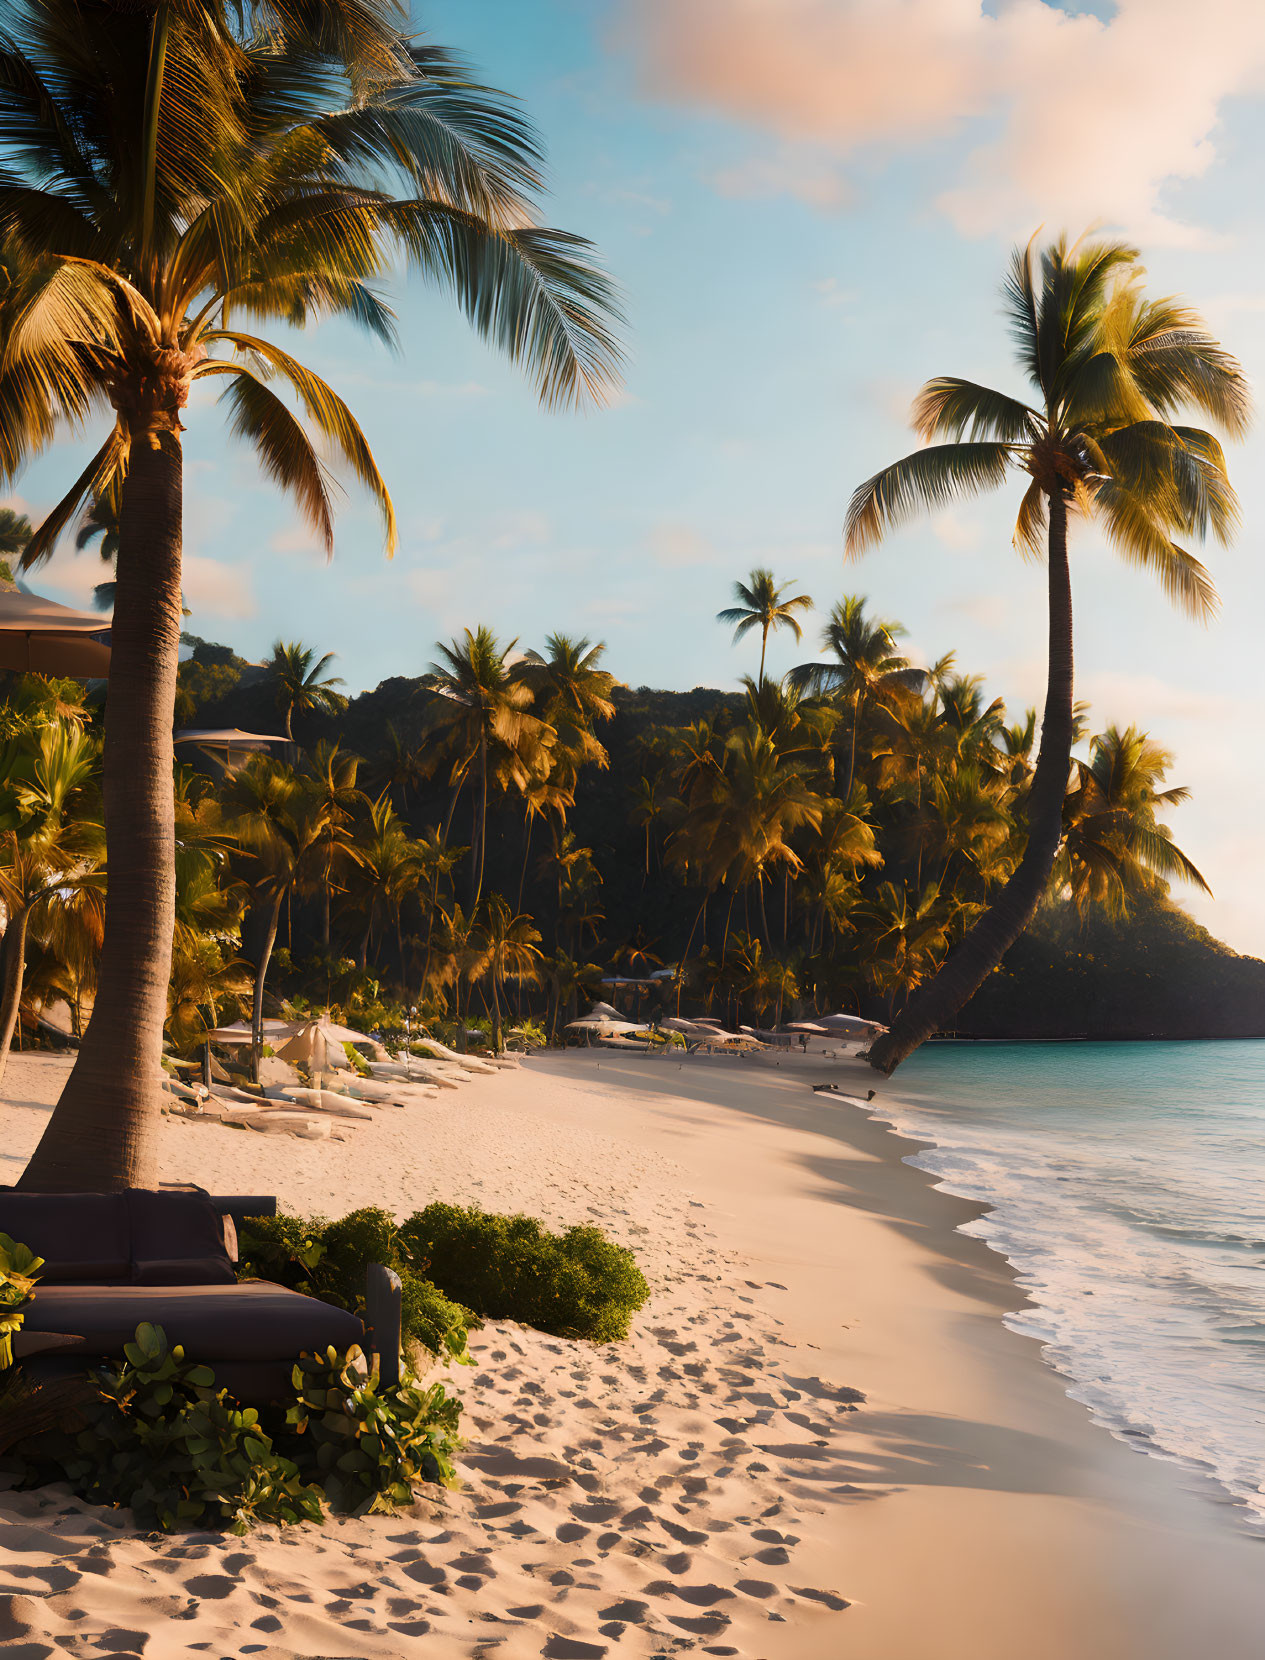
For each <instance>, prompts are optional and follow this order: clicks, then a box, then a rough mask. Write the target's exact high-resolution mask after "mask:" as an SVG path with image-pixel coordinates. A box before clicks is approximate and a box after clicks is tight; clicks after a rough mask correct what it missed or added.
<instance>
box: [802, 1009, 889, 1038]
mask: <svg viewBox="0 0 1265 1660" xmlns="http://www.w3.org/2000/svg"><path fill="white" fill-rule="evenodd" d="M817 1024H818V1026H824V1027H825V1029H826V1031H827V1032H832V1033H849V1032H850V1033H855V1034H856V1035H857V1036H858V1037H862V1036H865V1037H868V1036H870V1035H871V1034H873V1033H875V1032H885V1031H886V1030H887V1027H886V1026H884V1025H883V1023H882V1021H880V1020H862V1018H861V1017H860V1015H856V1014H822V1015H818V1016H817Z"/></svg>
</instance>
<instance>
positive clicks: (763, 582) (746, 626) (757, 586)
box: [716, 566, 813, 680]
mask: <svg viewBox="0 0 1265 1660" xmlns="http://www.w3.org/2000/svg"><path fill="white" fill-rule="evenodd" d="M794 586H795V584H794V582H793V581H791V582H783V583H781V584H780V585H779V584H778V583H776V582H774V580H773V572H772V571H769V570H765V569H764V567H763V566H760V567H757V569H755V570H753V571H752V572H751V575H750V576H749V577H748V578H747V580H746V581H745V582H735V583H734V603H733V605H731V606H730V607H729V608H728V609H727V610H725V611H718V612H717V613H716V621H717V622H722V623H727V624H730V625H732V627H733V631H734V644H735V645H736V644H737V643H738V641H739V640H741V639H742V637H743V635H744V634H748V633H750V631H751V630H752V629H753V628H758V629H759V630H760V673H759V675H758V677H757V678H758V679H760V680H763V679H764V658H765V653H766V652H767V651H768V648H769V635H770V634H771V633H772V632H773V630H774V629H778V628H789V629H790V631H791V633H792V634H794V636H795V638H796V639H797V640H802V639H803V638H804V631H803V629H802V628H801V627H800V626H799V622H798V620H797V618H796V616H795V613H796V612H797V611H811V610H812V608H813V602H812V600H811V599H810V598H809V596H808V595H807V594H792V595H791V596H790V597H789V598H787V599H784V598H783V597H782V596H783V595H784V594H785V593H786V591H787V589H788V588H793V587H794Z"/></svg>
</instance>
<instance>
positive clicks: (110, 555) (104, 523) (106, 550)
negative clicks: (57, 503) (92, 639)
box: [75, 490, 119, 611]
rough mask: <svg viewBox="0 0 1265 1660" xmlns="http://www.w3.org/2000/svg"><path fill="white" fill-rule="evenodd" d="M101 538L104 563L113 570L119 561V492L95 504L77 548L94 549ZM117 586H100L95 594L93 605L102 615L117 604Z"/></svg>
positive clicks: (80, 531) (83, 522)
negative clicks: (115, 598)
mask: <svg viewBox="0 0 1265 1660" xmlns="http://www.w3.org/2000/svg"><path fill="white" fill-rule="evenodd" d="M98 538H100V541H101V547H100V550H99V551H100V554H101V561H102V563H103V564H105V565H109V566H111V567H113V565H114V563H115V561H116V560H117V559H118V557H119V492H118V491H117V490H113V491H109V492H107V493H106V494H105V495H101V496H97V497H96V498H94V500H93V501H91V502H90V503H89V505H88V507H87V508H86V510H85V511H84V514H83V516H82V518H81V519H80V521H79V528H78V530H76V532H75V547H76V548H77V549H78V550H79V552H81V553H82V552H83V550H84V548H88V547H91V546H92V544H93V542H95V541H96V540H97V539H98ZM116 587H117V584H116V583H115V582H113V581H109V582H98V583H97V585H96V587H95V588H93V590H92V603H93V605H95V606H96V608H97V610H98V611H108V610H109V609H110V608H111V606H112V605H113V604H114V591H115V588H116Z"/></svg>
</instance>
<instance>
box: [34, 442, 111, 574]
mask: <svg viewBox="0 0 1265 1660" xmlns="http://www.w3.org/2000/svg"><path fill="white" fill-rule="evenodd" d="M126 457H127V446H126V443H125V440H124V437H123V433H122V432H121V430H120V429H119V427H118V426H116V427H115V428H114V431H113V432H112V433H111V434H110V436H109V437H108V438H107V439H106V441H105V443H104V444H102V446H101V448H100V449H99V450H98V451H97V453H96V454H95V455H94V456H93V458H92V460H91V461H90V462H89V463H88V465H87V466H86V467H85V468H84V470H83V472H82V473H80V475H79V477H78V478H77V479H76V480H75V482H74V483H73V484H72V485H71V487H70V489H69V490H68V491H67V492H66V494H65V495H64V496H63V497H62V499H61V500H60V501H59V502H58V504H57V506H56V507H54V508H53V510H52V512H51V513H49V514H47V515H46V516H45V518H44V522H43V523H42V524H41V525H40V527H39V529H38V530H37V531H36V532H35V534H34V535H33V536H32V537H31V539H30V541H29V542H28V543H27V544H26V547H25V548H24V549H23V552H22V568H23V570H30V569H31V568H32V567H33V566H35V565H39V564H42V563H43V562H44V560H45V559H47V558H48V557H49V555H50V554H51V553H52V552H53V550H54V548H55V547H56V546H57V542H58V539H59V537H60V536H61V534H62V532H63V531H64V530H65V529H66V527H67V525H69V524H70V523H71V521H72V520H73V519H74V517H75V515H76V513H78V511H79V509H80V508H81V507H82V506H83V503H84V501H85V500H92V499H95V498H96V497H97V496H103V495H107V494H109V493H110V492H111V491H112V490H113V489H114V488H115V487H116V484H117V480H118V478H119V475H120V473H121V472H122V471H123V469H124V467H125V465H126Z"/></svg>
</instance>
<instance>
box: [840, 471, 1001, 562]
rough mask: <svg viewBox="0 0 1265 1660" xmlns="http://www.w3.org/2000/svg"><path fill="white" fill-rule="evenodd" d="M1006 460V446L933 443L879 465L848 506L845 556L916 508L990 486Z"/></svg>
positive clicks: (941, 503) (998, 478)
mask: <svg viewBox="0 0 1265 1660" xmlns="http://www.w3.org/2000/svg"><path fill="white" fill-rule="evenodd" d="M1011 461H1012V450H1011V446H1010V445H1008V444H933V445H931V446H930V447H929V448H927V449H925V450H915V451H914V453H913V454H912V455H907V456H905V458H904V459H903V460H901V461H896V462H893V464H892V465H891V466H890V467H884V469H883V471H882V472H880V473H875V475H874V477H873V478H871V479H867V481H866V482H865V483H864V484H862V485H861V486H860V487H859V488H858V489H857V490H856V491H855V492H854V494H853V496H852V500H851V501H850V502H849V504H848V517H847V524H846V540H845V557H847V558H854V557H855V556H856V555H857V554H860V553H863V552H864V551H865V549H866V548H867V547H869V546H871V545H872V544H873V543H875V542H877V541H878V540H879V538H880V537H881V536H882V534H883V532H884V531H885V530H889V529H891V528H893V527H894V526H896V525H898V524H901V523H903V522H904V521H905V520H906V519H908V518H910V517H911V516H912V515H913V514H914V513H915V512H917V511H918V510H919V509H928V510H934V509H935V508H938V507H945V506H947V505H948V503H949V502H952V501H960V500H961V499H962V498H964V497H967V496H976V495H979V494H981V493H982V492H983V491H985V490H990V489H992V488H994V486H996V485H998V484H1000V483H1001V482H1002V481H1003V479H1004V478H1005V477H1006V470H1007V468H1008V466H1009V465H1010V464H1011Z"/></svg>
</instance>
